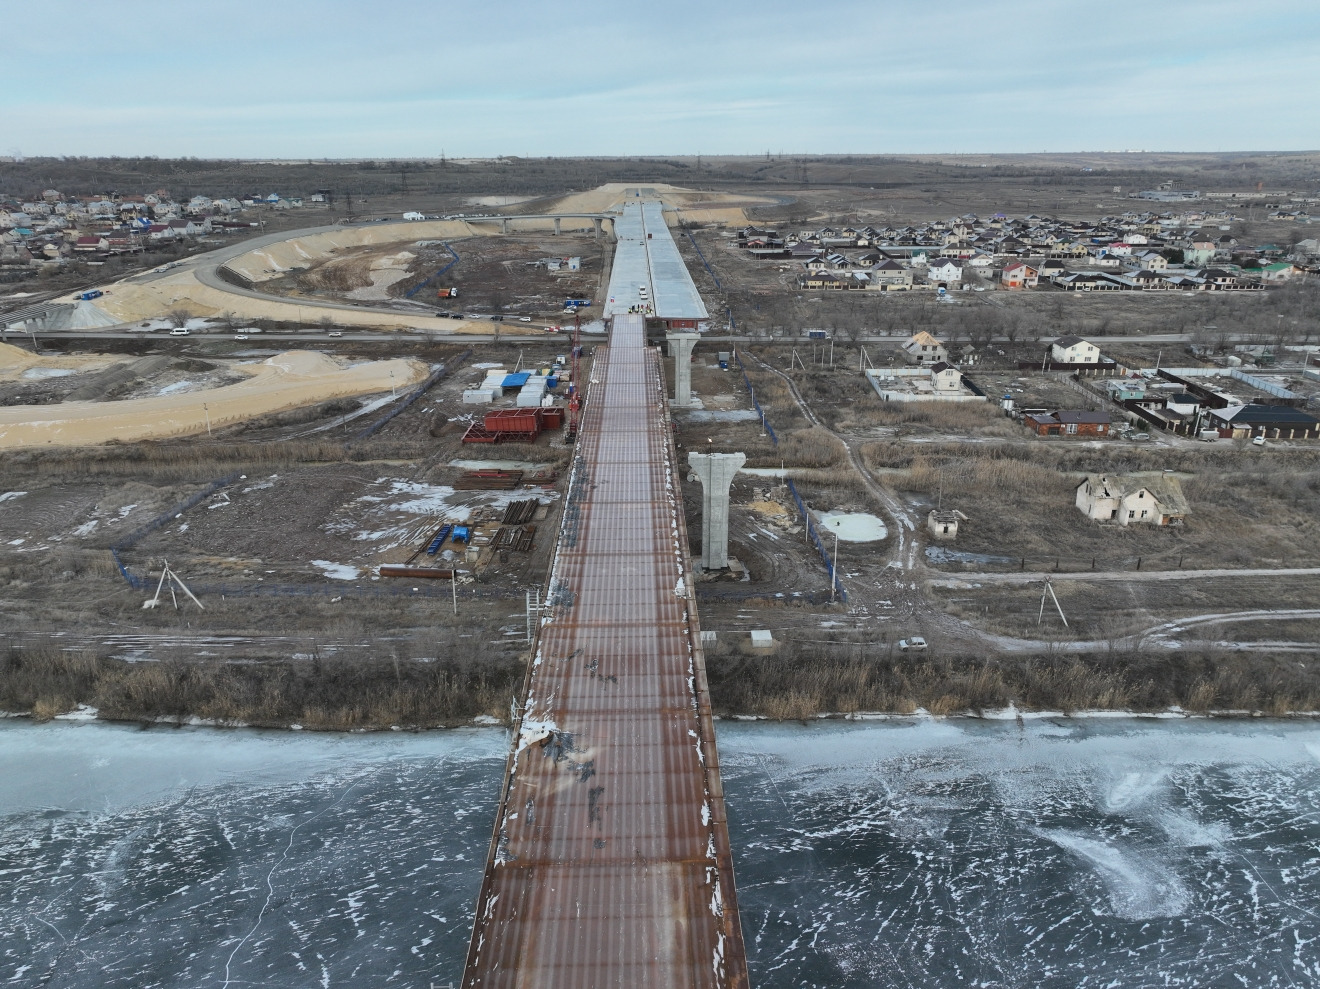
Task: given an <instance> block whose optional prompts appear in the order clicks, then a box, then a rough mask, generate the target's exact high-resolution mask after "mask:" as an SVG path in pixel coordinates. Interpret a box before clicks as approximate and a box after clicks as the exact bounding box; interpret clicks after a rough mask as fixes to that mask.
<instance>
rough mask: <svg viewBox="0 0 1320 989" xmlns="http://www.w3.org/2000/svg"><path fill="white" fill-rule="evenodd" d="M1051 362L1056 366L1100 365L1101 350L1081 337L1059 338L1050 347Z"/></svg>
mask: <svg viewBox="0 0 1320 989" xmlns="http://www.w3.org/2000/svg"><path fill="white" fill-rule="evenodd" d="M1050 361H1051V362H1052V363H1055V364H1099V363H1100V348H1099V347H1097V346H1096V345H1095V344H1093V343H1090V342H1088V341H1086V340H1083V339H1082V338H1081V337H1074V336H1063V337H1059V339H1057V340H1055V341H1054V343H1053V344H1051V346H1050Z"/></svg>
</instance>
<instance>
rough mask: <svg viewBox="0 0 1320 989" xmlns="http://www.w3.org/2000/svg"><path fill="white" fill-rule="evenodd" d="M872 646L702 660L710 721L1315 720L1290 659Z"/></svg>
mask: <svg viewBox="0 0 1320 989" xmlns="http://www.w3.org/2000/svg"><path fill="white" fill-rule="evenodd" d="M889 652H890V650H888V649H886V648H883V647H876V646H875V645H874V644H870V645H865V644H859V643H846V642H845V643H807V642H802V643H791V642H790V643H785V644H784V646H783V647H782V648H781V651H780V653H779V654H777V655H775V656H770V657H759V656H757V657H748V656H744V655H742V654H740V653H736V652H733V651H732V650H731V649H729V648H728V647H727V646H725V645H724V644H723V643H721V644H718V645H717V646H715V647H714V648H713V649H710V650H708V652H707V657H706V668H707V676H708V679H709V681H710V689H711V701H712V705H713V706H714V709H715V711H716V713H719V714H726V715H729V714H740V715H759V716H763V717H767V718H772V719H780V720H785V719H788V720H797V719H807V718H813V717H816V716H817V715H820V714H825V713H831V714H833V713H842V714H848V713H856V712H889V713H896V714H910V713H912V712H913V711H915V710H917V709H918V708H923V709H925V710H927V711H929V712H930V713H932V714H937V715H941V714H961V713H964V712H967V711H974V712H983V711H987V710H999V709H1003V708H1005V707H1007V706H1008V705H1009V703H1013V704H1015V705H1017V706H1018V707H1020V708H1023V709H1025V710H1040V711H1063V712H1074V711H1083V710H1124V711H1162V710H1166V709H1168V708H1169V707H1171V706H1175V705H1176V706H1180V707H1183V708H1185V709H1186V710H1188V711H1194V712H1205V711H1212V710H1214V711H1225V710H1233V711H1259V712H1261V713H1263V714H1267V715H1272V716H1282V715H1287V714H1289V713H1291V712H1311V711H1317V710H1320V669H1316V670H1312V669H1309V668H1305V667H1300V666H1299V665H1298V664H1297V663H1296V660H1295V657H1292V658H1289V657H1288V656H1287V655H1281V656H1279V657H1268V656H1261V655H1252V656H1248V657H1241V656H1235V657H1233V658H1232V660H1231V661H1228V659H1227V657H1225V656H1221V655H1218V654H1216V653H1214V652H1213V651H1207V652H1192V651H1182V652H1175V653H1171V654H1164V653H1160V654H1119V653H1110V654H1092V655H1087V656H1050V655H1034V656H1018V655H1012V656H996V657H982V656H947V657H945V656H936V655H930V656H926V657H921V658H909V657H908V656H906V655H904V654H899V655H898V656H897V657H895V656H893V655H890V654H889Z"/></svg>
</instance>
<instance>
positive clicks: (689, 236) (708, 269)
mask: <svg viewBox="0 0 1320 989" xmlns="http://www.w3.org/2000/svg"><path fill="white" fill-rule="evenodd" d="M687 239H688V240H690V241H692V248H693V250H695V251H696V252H697V257H699V258H701V263H702V265H704V266H705V268H706V273H707V274H708V275H710V277H711V278H712V279H713V280H714V282H715V287H716V288H717V289H720V290H723V288H724V286H723V285H721V284H720V279H719V276H718V275H716V274H715V272H714V271H713V270H712V269H711V266H710V262H709V261H707V260H706V255H704V254H702V253H701V248H700V247H699V246H698V245H697V238H695V237H693V236H692V231H691V230H689V231H687Z"/></svg>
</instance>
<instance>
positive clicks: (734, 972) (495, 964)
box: [463, 314, 747, 989]
mask: <svg viewBox="0 0 1320 989" xmlns="http://www.w3.org/2000/svg"><path fill="white" fill-rule="evenodd" d="M592 376H593V377H592V384H591V387H590V390H589V392H588V394H587V401H586V406H585V409H586V412H585V416H584V419H583V423H582V427H581V430H580V433H579V439H578V446H577V448H576V455H575V457H574V461H573V468H572V474H571V477H570V480H569V489H568V497H567V500H566V504H565V508H564V514H563V523H562V528H561V531H560V535H559V544H558V548H557V550H556V554H555V562H554V566H553V570H552V573H551V579H550V587H549V592H548V605H549V612H548V614H547V615H546V616H545V619H544V621H543V624H542V627H541V632H540V637H539V640H538V644H537V649H536V653H535V658H534V659H533V662H532V666H531V670H530V673H529V675H528V680H527V689H526V695H525V699H524V702H523V705H522V709H521V712H520V715H519V718H518V724H517V735H516V740H515V745H514V746H513V750H512V752H511V754H510V756H509V762H508V767H507V775H506V780H505V786H504V792H503V794H502V797H501V800H500V805H499V811H498V815H497V818H496V825H495V833H494V836H493V838H492V842H491V850H490V857H489V859H488V861H487V865H486V871H485V875H484V878H483V882H482V888H481V894H480V898H479V901H478V903H477V911H476V915H477V920H476V924H475V926H474V929H473V933H472V941H471V945H470V947H469V951H468V958H467V967H466V971H465V974H464V977H463V985H464V987H466V989H506V987H507V989H515V987H518V989H521V987H529V989H530V987H536V989H604V987H607V986H609V987H621V986H627V987H629V989H659V987H666V989H669V987H691V989H696V987H711V989H715V987H739V989H741V987H745V986H747V966H746V958H745V952H744V948H743V940H742V930H741V926H740V924H739V921H738V907H737V899H736V896H735V892H734V880H733V864H732V859H731V856H730V851H729V836H728V829H727V826H726V822H725V815H724V799H723V790H722V787H721V782H720V773H719V756H718V753H717V750H716V746H715V732H714V726H713V723H712V720H711V714H710V701H709V695H708V693H707V687H706V673H705V663H704V658H703V655H702V650H701V642H700V635H699V630H698V622H697V608H696V597H695V593H694V589H693V582H692V580H691V579H690V573H691V563H690V561H689V560H688V554H687V545H688V543H687V533H686V530H685V527H684V520H683V507H682V496H681V493H680V491H679V484H678V474H677V469H678V465H677V463H676V454H675V450H674V445H673V440H672V432H671V429H670V422H669V418H668V411H667V403H666V400H665V389H664V383H663V380H662V376H661V370H660V357H659V352H658V351H657V350H656V349H654V348H650V347H647V346H646V327H645V318H644V316H642V315H641V314H621V315H617V316H615V317H614V320H613V328H612V334H611V337H610V342H609V346H608V347H601V348H599V349H598V350H597V351H596V357H595V361H594V364H593V369H592Z"/></svg>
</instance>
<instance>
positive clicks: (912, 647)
mask: <svg viewBox="0 0 1320 989" xmlns="http://www.w3.org/2000/svg"><path fill="white" fill-rule="evenodd" d="M898 648H899V649H900V650H902V651H903V652H922V651H923V650H924V649H925V648H926V640H925V639H923V638H922V637H921V636H919V635H914V636H912V638H910V639H899V640H898Z"/></svg>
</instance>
